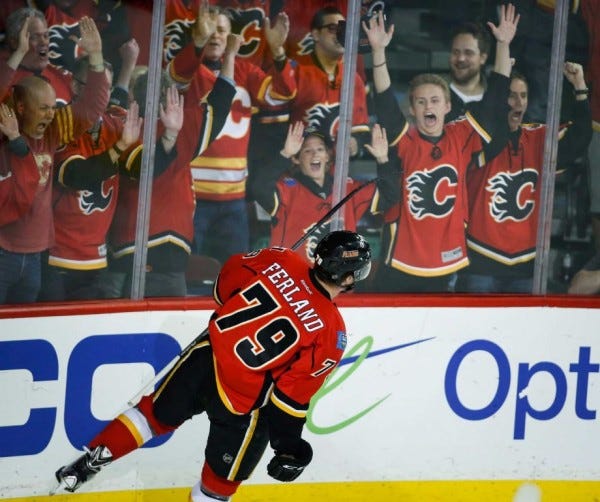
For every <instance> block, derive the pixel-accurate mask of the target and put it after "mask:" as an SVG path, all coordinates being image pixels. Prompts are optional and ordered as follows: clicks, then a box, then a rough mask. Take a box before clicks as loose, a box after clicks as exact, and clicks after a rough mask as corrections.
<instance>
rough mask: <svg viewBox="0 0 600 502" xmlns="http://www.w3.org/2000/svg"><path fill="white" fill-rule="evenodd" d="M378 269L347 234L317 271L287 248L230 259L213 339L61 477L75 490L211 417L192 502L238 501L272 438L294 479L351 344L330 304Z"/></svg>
mask: <svg viewBox="0 0 600 502" xmlns="http://www.w3.org/2000/svg"><path fill="white" fill-rule="evenodd" d="M370 268H371V252H370V248H369V244H368V243H367V242H366V241H365V240H364V239H363V238H362V237H361V236H360V235H358V234H356V233H354V232H350V231H346V230H342V231H336V232H331V233H330V234H328V235H326V236H325V237H324V238H323V239H322V240H321V241H320V242H319V244H318V245H317V248H316V250H315V264H314V267H312V268H309V267H308V266H307V264H306V262H305V261H304V260H303V259H302V258H301V257H300V256H298V255H297V254H296V253H294V252H293V251H291V250H289V249H285V248H269V249H262V250H260V251H255V252H251V253H249V254H246V255H242V254H239V255H234V256H233V257H231V258H230V259H229V260H228V261H227V262H226V263H225V265H224V266H223V268H222V269H221V272H220V274H219V277H218V278H217V281H216V283H215V289H214V293H215V300H216V301H217V303H218V304H219V306H218V307H217V309H216V311H215V312H214V314H213V316H212V318H211V321H210V323H209V326H208V336H207V337H206V338H205V339H202V340H201V341H199V342H198V344H197V345H195V346H193V347H192V348H191V349H190V350H189V351H188V352H186V353H184V354H183V355H182V357H181V359H180V360H179V361H178V363H177V364H176V365H175V367H174V368H173V370H171V372H170V373H169V374H168V375H167V376H166V378H165V379H164V380H163V382H162V383H161V384H160V385H159V386H158V388H157V389H156V391H154V392H153V393H152V394H150V395H149V396H145V397H143V398H142V399H141V401H140V402H139V404H138V405H137V406H135V407H133V408H130V409H129V410H127V411H125V412H124V413H123V414H122V415H119V416H118V417H117V418H115V419H114V420H113V421H112V422H110V423H109V424H108V426H107V427H106V428H105V429H104V430H102V431H101V432H100V433H99V434H98V435H97V436H96V437H95V438H94V439H92V441H91V442H90V443H89V444H88V445H87V447H86V453H85V454H84V455H82V456H81V457H80V458H78V459H77V460H76V461H74V462H73V463H71V464H68V465H66V466H64V467H61V468H60V469H59V470H58V471H57V472H56V478H57V480H58V481H59V482H60V483H61V484H62V485H63V486H64V487H65V489H66V490H67V491H71V492H73V491H75V490H76V489H77V488H79V486H80V485H81V484H82V483H84V482H85V481H88V480H89V479H90V478H91V477H92V476H94V475H95V474H96V473H97V472H98V471H100V469H102V468H103V467H105V466H106V465H108V464H109V463H110V462H112V461H114V460H117V459H119V458H120V457H122V456H124V455H126V454H127V453H129V452H131V451H133V450H135V449H136V448H138V447H140V446H141V445H142V444H143V443H145V442H147V441H148V440H150V439H152V437H154V436H158V435H161V434H165V433H167V432H171V431H173V430H175V429H177V428H178V427H179V426H180V425H181V424H183V422H185V421H186V420H187V419H189V418H191V417H192V416H194V415H196V414H199V413H202V412H206V413H207V415H208V419H209V420H210V422H211V426H210V432H209V436H208V440H207V446H206V450H205V461H204V466H203V468H202V474H201V480H200V481H199V482H198V483H197V484H196V485H195V486H194V487H193V489H192V492H191V497H190V499H191V500H192V501H194V502H199V501H215V500H221V501H227V500H230V497H231V496H232V495H233V494H234V493H235V492H236V490H237V488H238V486H239V485H240V484H241V483H242V482H243V481H244V480H246V479H248V477H249V476H250V475H251V473H252V471H253V470H254V468H255V467H256V465H257V464H258V462H259V460H260V459H261V457H262V455H263V453H264V451H265V449H266V447H267V444H268V443H269V442H270V444H271V447H272V448H273V450H274V451H275V455H274V457H273V458H272V459H271V461H270V462H269V464H268V466H267V472H268V473H269V475H270V476H272V477H273V478H275V479H277V480H279V481H293V480H294V479H296V478H297V477H298V476H299V475H300V474H301V473H302V471H303V470H304V469H305V467H306V466H307V465H308V464H309V463H310V461H311V460H312V448H311V446H310V444H309V443H308V442H307V441H306V440H304V439H303V438H302V429H303V426H304V422H305V420H306V413H307V410H308V407H309V402H310V399H311V397H312V396H313V395H314V394H315V392H317V390H318V389H319V388H320V387H321V385H322V384H323V382H324V380H325V378H326V377H327V375H329V374H330V373H331V371H332V370H333V368H335V367H336V365H337V364H338V362H339V361H340V359H341V358H342V355H343V351H344V348H345V345H346V328H345V325H344V321H343V319H342V317H341V315H340V313H339V311H338V309H337V307H336V305H335V304H334V303H333V302H332V300H333V299H334V298H335V297H336V296H337V295H338V294H340V293H342V292H344V291H347V290H349V289H352V288H353V287H354V285H355V283H356V282H358V281H361V280H363V279H365V278H366V277H367V275H368V274H369V271H370ZM232 456H234V457H235V458H233V459H232V458H231V457H232Z"/></svg>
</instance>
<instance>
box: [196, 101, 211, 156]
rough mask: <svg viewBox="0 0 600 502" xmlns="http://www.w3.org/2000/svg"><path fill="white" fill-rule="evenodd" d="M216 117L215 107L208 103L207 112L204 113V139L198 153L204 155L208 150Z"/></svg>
mask: <svg viewBox="0 0 600 502" xmlns="http://www.w3.org/2000/svg"><path fill="white" fill-rule="evenodd" d="M214 118H215V115H214V110H213V107H212V106H210V105H207V107H206V113H205V114H204V125H203V132H202V135H201V140H202V141H201V143H200V149H199V150H198V155H202V153H203V152H204V150H206V149H207V148H208V145H210V135H211V134H212V129H213V125H214Z"/></svg>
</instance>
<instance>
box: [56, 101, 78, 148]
mask: <svg viewBox="0 0 600 502" xmlns="http://www.w3.org/2000/svg"><path fill="white" fill-rule="evenodd" d="M54 118H55V120H56V123H57V124H58V131H59V141H60V143H61V144H63V145H65V144H67V143H69V142H70V141H72V140H73V138H74V132H73V113H72V107H71V106H65V107H64V108H59V109H58V110H56V114H55V115H54Z"/></svg>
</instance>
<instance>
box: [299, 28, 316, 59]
mask: <svg viewBox="0 0 600 502" xmlns="http://www.w3.org/2000/svg"><path fill="white" fill-rule="evenodd" d="M314 50H315V39H314V38H313V36H312V34H311V33H310V31H309V32H308V33H306V35H304V36H303V37H302V40H300V41H299V42H298V50H297V51H296V52H297V53H298V55H300V56H308V55H309V54H312V53H313V52H314Z"/></svg>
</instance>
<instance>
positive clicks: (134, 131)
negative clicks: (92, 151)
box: [56, 101, 142, 190]
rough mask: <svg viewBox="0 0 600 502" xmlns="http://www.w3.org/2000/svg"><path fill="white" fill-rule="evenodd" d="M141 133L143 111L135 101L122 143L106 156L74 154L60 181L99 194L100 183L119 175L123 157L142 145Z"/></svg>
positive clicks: (58, 175)
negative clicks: (131, 148)
mask: <svg viewBox="0 0 600 502" xmlns="http://www.w3.org/2000/svg"><path fill="white" fill-rule="evenodd" d="M108 123H110V122H108ZM106 124H107V122H105V125H104V126H103V127H106ZM141 130H142V118H141V117H140V116H139V107H138V104H137V102H135V101H132V102H131V106H130V107H129V108H128V109H127V114H126V116H125V122H124V123H123V126H122V129H121V135H120V137H119V139H118V140H117V141H115V143H114V144H113V145H112V146H110V147H109V148H107V150H105V151H104V152H102V153H99V154H97V155H92V156H90V157H88V158H83V157H82V156H81V150H79V149H78V150H73V151H72V154H71V155H68V156H67V157H66V158H64V160H63V161H62V162H61V163H60V165H59V166H58V169H56V179H57V181H58V182H59V183H60V184H61V185H64V186H66V187H69V188H72V189H75V190H97V189H98V183H99V182H101V181H104V180H106V179H108V178H110V177H111V176H114V175H115V174H117V173H118V170H119V158H120V156H121V154H122V153H123V152H124V151H126V150H128V149H129V148H130V147H131V146H132V145H134V144H135V143H137V142H138V140H139V136H140V133H141Z"/></svg>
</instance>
